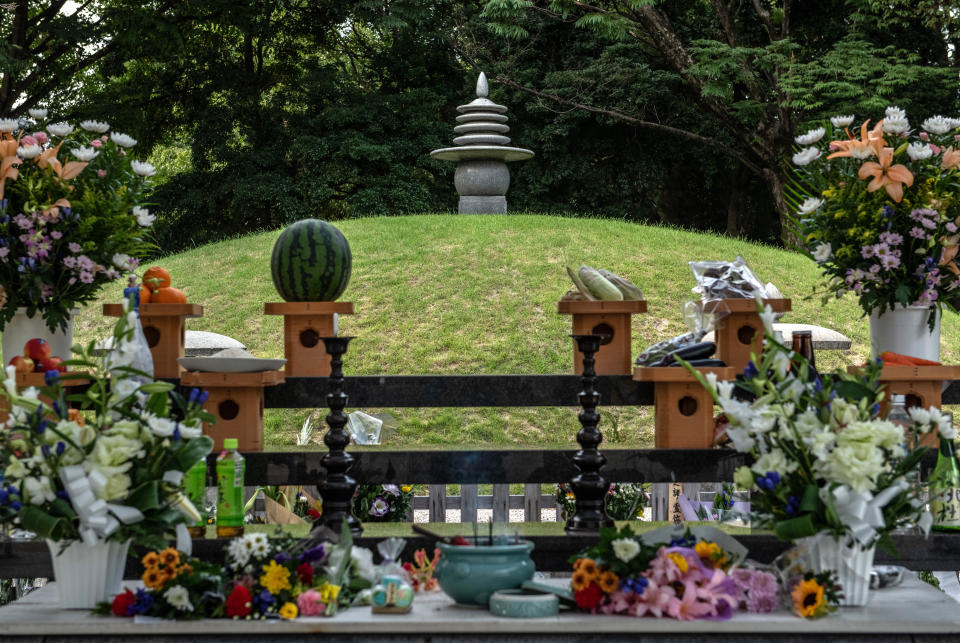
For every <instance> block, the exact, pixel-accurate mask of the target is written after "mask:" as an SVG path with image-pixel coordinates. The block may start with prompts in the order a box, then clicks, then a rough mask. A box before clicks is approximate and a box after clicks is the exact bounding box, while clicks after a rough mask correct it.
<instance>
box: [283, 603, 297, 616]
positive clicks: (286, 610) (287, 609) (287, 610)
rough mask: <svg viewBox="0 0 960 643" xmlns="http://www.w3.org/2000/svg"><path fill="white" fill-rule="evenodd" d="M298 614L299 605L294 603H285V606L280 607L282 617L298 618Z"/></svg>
mask: <svg viewBox="0 0 960 643" xmlns="http://www.w3.org/2000/svg"><path fill="white" fill-rule="evenodd" d="M297 614H298V612H297V606H296V605H294V604H293V603H284V604H283V607H281V608H280V618H285V619H287V620H293V619H295V618H297Z"/></svg>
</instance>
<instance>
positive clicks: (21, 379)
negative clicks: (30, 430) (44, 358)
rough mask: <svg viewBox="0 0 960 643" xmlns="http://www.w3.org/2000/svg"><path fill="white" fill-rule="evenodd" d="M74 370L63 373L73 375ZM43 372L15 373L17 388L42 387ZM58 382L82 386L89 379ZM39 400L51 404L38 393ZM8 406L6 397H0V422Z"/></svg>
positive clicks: (49, 400)
mask: <svg viewBox="0 0 960 643" xmlns="http://www.w3.org/2000/svg"><path fill="white" fill-rule="evenodd" d="M75 374H76V373H75V372H74V371H67V372H66V373H63V375H75ZM45 376H46V374H45V373H17V390H18V391H22V390H23V389H25V388H29V387H31V386H34V387H36V388H39V389H42V388H43V387H45V386H46V385H47V381H46V379H45ZM60 383H61V384H62V385H63V386H64V387H65V388H66V387H71V386H83V385H85V384H89V383H90V380H87V379H80V378H77V379H73V378H70V379H64V380H61V381H60ZM40 401H41V402H43V403H44V404H46V405H47V406H48V407H51V408H52V406H53V400H51V399H50V398H48V397H47V396H46V395H40ZM9 412H10V407H9V406H8V404H7V400H6V398H0V423H3V422H6V421H7V418H8V417H9Z"/></svg>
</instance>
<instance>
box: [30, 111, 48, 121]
mask: <svg viewBox="0 0 960 643" xmlns="http://www.w3.org/2000/svg"><path fill="white" fill-rule="evenodd" d="M27 113H28V114H30V118H32V119H34V120H38V121H42V120H43V119H45V118H46V117H47V110H45V109H28V110H27Z"/></svg>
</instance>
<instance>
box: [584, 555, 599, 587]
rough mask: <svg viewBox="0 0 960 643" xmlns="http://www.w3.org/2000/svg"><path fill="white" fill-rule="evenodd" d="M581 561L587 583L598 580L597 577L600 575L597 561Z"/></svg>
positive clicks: (589, 559)
mask: <svg viewBox="0 0 960 643" xmlns="http://www.w3.org/2000/svg"><path fill="white" fill-rule="evenodd" d="M581 560H582V561H583V562H582V563H580V571H582V572H583V573H584V574H586V575H587V581H588V582H589V581H592V580H596V579H597V576H599V575H600V571H599V570H598V569H597V563H596V561H594V560H593V559H592V558H582V559H581Z"/></svg>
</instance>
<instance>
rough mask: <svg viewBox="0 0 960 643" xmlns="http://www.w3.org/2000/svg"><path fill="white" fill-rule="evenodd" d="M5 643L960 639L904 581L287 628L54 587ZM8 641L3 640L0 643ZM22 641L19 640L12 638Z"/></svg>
mask: <svg viewBox="0 0 960 643" xmlns="http://www.w3.org/2000/svg"><path fill="white" fill-rule="evenodd" d="M557 582H562V581H557ZM0 628H2V631H3V637H4V640H24V641H46V640H53V639H56V640H58V641H59V640H67V639H70V640H81V641H96V642H97V643H106V642H107V641H121V640H122V641H144V642H146V641H149V642H151V643H153V642H158V641H168V640H169V641H230V642H233V641H241V640H242V641H268V640H269V641H291V642H292V641H303V640H305V639H307V638H311V639H313V638H316V639H317V640H328V641H350V642H351V643H366V642H371V643H372V642H374V641H377V642H380V641H391V642H392V641H396V642H399V641H418V642H419V641H424V642H425V641H428V640H429V641H431V642H432V643H440V642H442V641H472V642H476V641H486V640H490V639H489V637H490V636H491V635H495V636H497V637H498V638H501V639H503V640H518V641H524V642H529V641H563V642H568V641H569V642H571V643H572V642H573V641H578V642H580V641H588V642H597V643H600V642H601V641H603V642H604V643H606V642H608V641H639V640H644V641H654V640H673V641H676V640H677V639H678V638H681V639H683V640H703V639H711V638H715V639H718V640H726V641H732V640H737V641H746V640H750V641H769V640H773V639H775V640H777V641H796V640H801V639H803V640H810V641H824V640H837V641H841V640H842V641H872V642H874V643H878V642H880V641H903V640H908V641H909V640H912V641H947V640H957V637H958V636H960V605H958V604H957V603H956V602H954V601H953V599H951V598H950V597H948V596H947V595H946V594H944V593H942V592H940V591H938V590H936V589H934V588H933V587H931V586H930V585H927V584H926V583H923V582H922V581H920V580H919V579H918V578H917V577H916V576H915V575H914V574H912V573H908V574H907V577H906V579H905V580H904V582H903V584H902V585H901V586H899V587H895V588H892V589H884V590H878V591H874V592H872V593H871V598H870V603H869V604H868V605H867V606H866V607H857V608H840V609H839V610H838V611H837V612H835V613H834V614H832V615H830V616H827V617H826V618H821V619H817V620H811V621H805V620H802V619H800V618H798V617H796V616H794V615H793V614H792V613H790V612H787V611H779V612H774V613H772V614H747V613H737V614H736V615H735V616H734V618H733V619H731V620H729V621H706V620H697V621H675V620H672V619H666V618H664V619H654V618H640V619H638V618H632V617H628V616H600V615H591V614H583V613H579V612H561V613H560V615H559V616H555V617H550V618H542V619H510V618H498V617H494V616H492V615H491V614H490V613H489V612H488V611H487V610H484V609H480V608H465V607H458V606H456V605H454V604H453V602H452V601H451V600H450V599H449V598H447V597H446V595H445V594H443V593H441V592H431V593H428V594H422V593H421V594H417V597H416V599H414V603H413V612H411V613H410V614H372V613H371V610H370V608H369V607H366V606H363V607H353V608H351V609H348V610H345V611H343V612H341V613H339V614H338V615H336V616H334V617H332V618H302V619H297V620H295V621H279V620H276V621H232V620H226V619H219V620H201V621H162V620H157V619H142V618H139V617H138V618H117V617H96V616H91V615H90V614H89V613H88V612H86V611H82V610H61V609H59V607H58V606H57V594H56V587H55V584H51V585H47V586H46V587H44V588H42V589H40V590H38V591H36V592H34V593H33V594H30V595H28V596H26V597H25V598H22V599H20V600H19V601H16V602H15V603H12V604H10V605H7V606H6V607H3V608H0ZM8 637H9V638H8ZM21 637H22V638H21Z"/></svg>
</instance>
